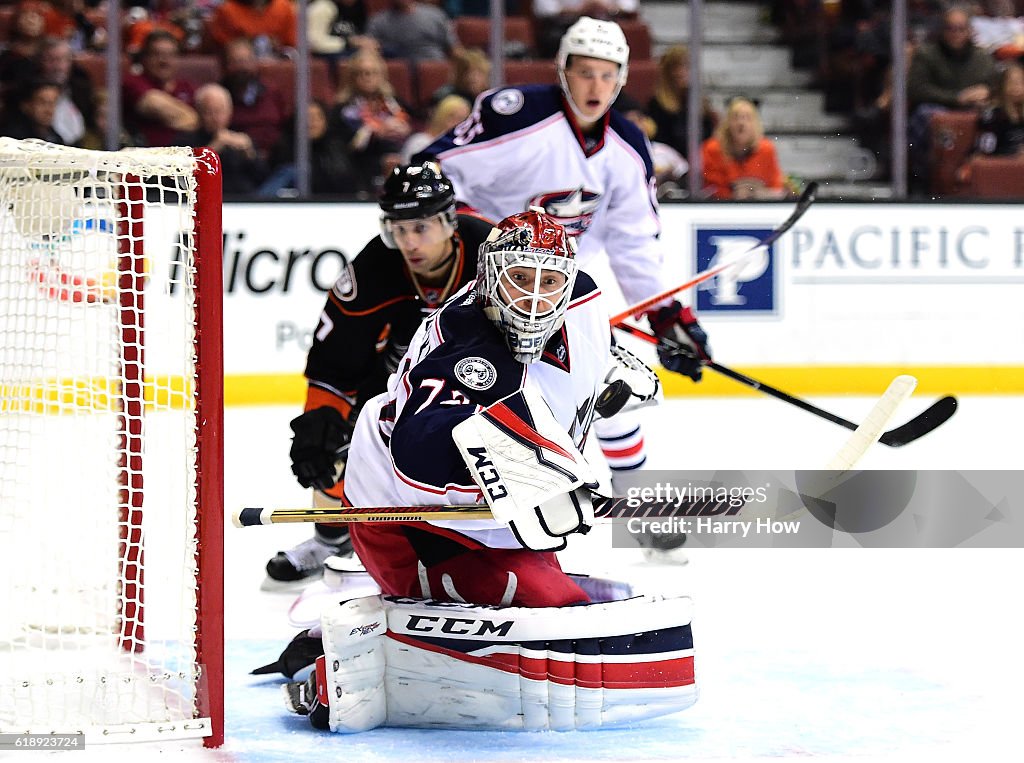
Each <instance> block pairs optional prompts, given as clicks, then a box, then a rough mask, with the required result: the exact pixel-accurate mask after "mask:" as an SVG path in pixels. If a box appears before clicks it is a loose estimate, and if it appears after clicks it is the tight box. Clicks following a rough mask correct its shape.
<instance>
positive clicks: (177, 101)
mask: <svg viewBox="0 0 1024 763" xmlns="http://www.w3.org/2000/svg"><path fill="white" fill-rule="evenodd" d="M179 57H180V54H179V52H178V41H177V40H176V39H175V37H174V35H172V34H171V33H170V32H165V31H164V30H162V29H157V30H155V31H153V32H150V33H149V35H148V36H147V37H146V40H145V42H144V43H143V44H142V50H140V51H139V67H140V68H139V71H138V72H134V71H133V73H131V74H129V75H128V76H126V77H125V78H124V81H123V82H122V85H121V96H122V100H123V112H124V123H125V127H126V128H127V129H128V130H129V132H130V133H131V135H132V136H133V138H132V140H133V142H135V143H136V144H137V145H144V146H169V145H171V144H172V142H173V140H174V138H175V136H176V135H177V134H178V133H179V132H189V131H191V130H196V129H198V128H199V116H198V115H197V114H196V110H195V109H194V108H193V104H194V103H195V87H194V86H193V85H192V83H191V82H188V81H186V80H182V79H178V77H177V69H178V60H179Z"/></svg>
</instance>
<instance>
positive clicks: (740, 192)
mask: <svg viewBox="0 0 1024 763" xmlns="http://www.w3.org/2000/svg"><path fill="white" fill-rule="evenodd" d="M701 167H702V169H703V171H704V191H705V193H707V194H708V195H709V196H710V197H711V198H712V199H781V198H783V197H784V196H785V195H786V193H787V191H786V187H785V177H784V176H783V174H782V170H781V169H780V168H779V160H778V158H777V156H776V154H775V146H774V145H772V142H771V141H770V140H768V139H767V138H765V137H764V127H763V126H762V125H761V116H760V114H759V113H758V111H757V106H755V105H754V103H753V102H752V101H749V100H747V99H746V98H733V99H732V100H731V101H730V102H729V107H728V109H727V110H726V112H725V118H724V119H723V120H722V122H721V123H720V124H719V125H718V127H717V128H716V129H715V134H714V135H713V136H712V137H710V138H708V139H707V140H706V141H704V144H703V146H702V147H701Z"/></svg>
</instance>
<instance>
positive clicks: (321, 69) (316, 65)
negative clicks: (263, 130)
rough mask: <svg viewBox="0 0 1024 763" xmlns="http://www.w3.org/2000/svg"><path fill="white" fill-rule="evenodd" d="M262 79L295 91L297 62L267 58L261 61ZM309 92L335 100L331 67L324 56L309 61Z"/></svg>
mask: <svg viewBox="0 0 1024 763" xmlns="http://www.w3.org/2000/svg"><path fill="white" fill-rule="evenodd" d="M259 69H260V79H262V80H263V81H264V82H266V83H267V84H268V85H272V86H273V87H275V88H277V89H278V90H280V91H281V92H283V93H285V94H287V93H294V92H295V62H294V61H292V60H291V59H286V58H267V59H261V60H260V62H259ZM309 92H310V94H311V95H312V97H313V98H316V99H318V100H321V101H324V102H325V103H331V102H332V101H333V100H334V84H333V83H332V82H331V76H330V69H329V67H328V66H327V62H326V61H325V60H323V59H322V58H311V59H310V61H309Z"/></svg>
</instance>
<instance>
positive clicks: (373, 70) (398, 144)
mask: <svg viewBox="0 0 1024 763" xmlns="http://www.w3.org/2000/svg"><path fill="white" fill-rule="evenodd" d="M337 103H338V106H337V111H336V121H341V122H344V123H345V125H347V127H348V128H349V129H350V130H351V131H352V132H353V133H354V137H353V138H352V141H351V143H350V145H349V148H350V150H351V154H352V159H353V161H354V163H355V165H356V169H357V170H358V172H359V174H360V175H361V176H362V177H364V178H366V179H367V180H368V181H369V182H370V184H371V185H370V186H366V185H365V184H364V188H363V189H364V190H371V189H372V188H376V187H377V186H378V185H379V184H380V182H382V181H383V178H384V176H386V175H387V173H388V172H390V171H391V168H392V167H393V166H394V165H395V164H397V163H398V157H399V152H400V151H401V150H402V144H403V143H405V140H406V138H408V137H409V134H410V133H411V132H412V122H411V119H410V118H409V112H408V110H407V109H406V108H405V106H404V105H403V104H401V103H399V102H398V100H397V99H396V98H395V96H394V90H393V89H392V87H391V83H390V82H389V81H388V70H387V64H386V63H385V61H384V59H383V58H381V57H380V56H378V55H377V54H376V53H370V52H366V51H363V52H360V53H357V54H356V55H354V56H353V57H352V58H351V60H350V62H349V66H348V68H347V70H346V72H345V75H344V81H343V82H342V85H341V88H340V89H339V91H338V97H337Z"/></svg>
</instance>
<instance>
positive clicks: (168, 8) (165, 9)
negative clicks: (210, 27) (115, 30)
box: [122, 0, 191, 55]
mask: <svg viewBox="0 0 1024 763" xmlns="http://www.w3.org/2000/svg"><path fill="white" fill-rule="evenodd" d="M149 5H150V6H151V7H149V8H144V7H142V6H140V5H136V6H133V7H132V8H129V9H128V11H127V13H126V14H125V24H124V36H123V39H122V44H123V45H124V49H125V51H126V52H127V53H128V54H130V55H135V54H136V53H137V52H138V51H139V50H141V49H142V43H143V42H145V40H146V37H147V36H148V35H149V33H150V32H153V31H155V30H157V29H162V30H164V31H165V32H170V33H171V34H173V35H174V37H175V39H177V41H178V44H179V45H180V46H181V47H182V49H188V48H189V47H191V46H188V45H186V38H187V35H186V32H185V28H184V26H182V23H180V19H182V16H181V13H180V8H179V7H178V3H177V2H176V0H154V1H153V2H151V3H150V4H149Z"/></svg>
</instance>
